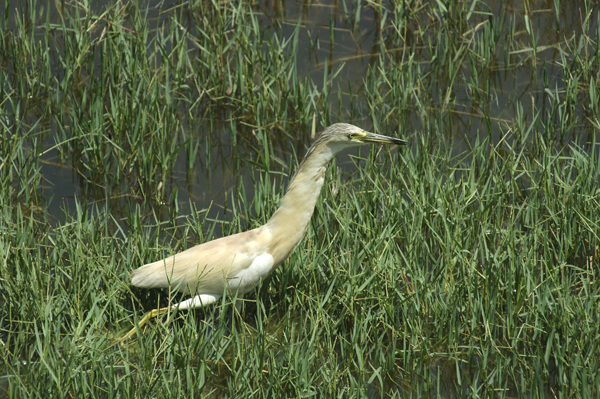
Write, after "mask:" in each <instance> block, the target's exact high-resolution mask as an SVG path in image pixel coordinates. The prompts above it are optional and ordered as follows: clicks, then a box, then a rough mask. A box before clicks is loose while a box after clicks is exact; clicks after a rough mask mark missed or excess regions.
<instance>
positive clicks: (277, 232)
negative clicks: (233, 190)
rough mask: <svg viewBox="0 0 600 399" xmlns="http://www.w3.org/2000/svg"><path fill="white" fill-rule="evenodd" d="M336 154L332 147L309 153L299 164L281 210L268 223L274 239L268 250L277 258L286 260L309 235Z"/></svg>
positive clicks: (282, 202) (282, 201) (283, 199)
mask: <svg viewBox="0 0 600 399" xmlns="http://www.w3.org/2000/svg"><path fill="white" fill-rule="evenodd" d="M334 155H335V154H334V152H333V151H332V150H331V149H329V148H327V149H320V151H318V152H317V151H314V152H313V153H312V154H311V153H309V154H307V155H306V158H305V159H304V161H303V162H302V164H301V165H300V168H299V169H298V172H297V173H296V176H295V177H294V179H293V180H292V182H291V183H290V187H289V188H288V191H287V193H286V194H285V196H284V197H283V198H282V200H281V204H280V206H279V209H277V211H276V212H275V213H274V214H273V216H271V219H269V221H268V222H267V224H266V226H267V227H268V228H269V230H270V231H271V234H272V235H273V237H274V238H275V240H274V245H273V248H271V250H270V251H269V252H270V253H271V254H272V255H273V256H274V257H282V258H283V259H285V258H287V257H288V255H289V254H290V253H291V252H292V251H293V250H294V248H295V247H296V245H297V244H298V243H299V242H300V240H302V238H303V237H304V234H306V230H307V228H308V224H309V222H310V218H311V217H312V214H313V211H314V209H315V204H316V203H317V199H318V198H319V194H320V193H321V187H323V182H324V180H325V171H326V170H327V164H328V163H329V161H330V160H331V158H332V157H333V156H334Z"/></svg>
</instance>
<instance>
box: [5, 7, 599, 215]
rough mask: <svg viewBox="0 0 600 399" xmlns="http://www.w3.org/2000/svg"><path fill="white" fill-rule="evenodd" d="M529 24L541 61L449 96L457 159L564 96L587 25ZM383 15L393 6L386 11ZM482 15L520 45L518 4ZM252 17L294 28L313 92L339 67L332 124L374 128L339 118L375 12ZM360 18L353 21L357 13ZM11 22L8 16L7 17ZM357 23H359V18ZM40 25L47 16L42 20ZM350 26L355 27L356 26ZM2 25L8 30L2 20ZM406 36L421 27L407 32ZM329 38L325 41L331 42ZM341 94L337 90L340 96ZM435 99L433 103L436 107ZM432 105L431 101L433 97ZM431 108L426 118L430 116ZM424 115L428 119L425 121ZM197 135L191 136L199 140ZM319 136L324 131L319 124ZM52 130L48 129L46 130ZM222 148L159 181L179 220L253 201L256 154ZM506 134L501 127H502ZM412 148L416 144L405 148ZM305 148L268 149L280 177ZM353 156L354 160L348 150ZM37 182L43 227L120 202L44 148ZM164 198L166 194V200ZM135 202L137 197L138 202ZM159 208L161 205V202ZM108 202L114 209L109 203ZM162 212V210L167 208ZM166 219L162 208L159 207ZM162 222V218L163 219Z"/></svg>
mask: <svg viewBox="0 0 600 399" xmlns="http://www.w3.org/2000/svg"><path fill="white" fill-rule="evenodd" d="M106 4H107V2H102V1H96V2H93V4H92V10H94V12H96V13H98V14H100V13H102V10H104V9H105V7H106ZM177 4H179V3H178V2H156V1H155V2H149V3H148V5H147V7H148V8H147V9H148V20H149V24H150V26H151V27H152V29H158V27H159V26H160V24H161V22H162V21H164V20H165V18H168V17H169V15H170V12H169V11H168V10H170V9H171V8H172V7H173V6H174V5H177ZM528 4H529V5H528V7H529V10H530V13H529V15H530V16H531V17H530V19H529V21H530V26H532V27H533V28H534V31H535V32H536V35H537V36H538V50H537V59H538V60H540V62H536V63H532V62H529V61H528V55H529V54H530V53H531V51H530V50H527V47H528V46H527V45H525V44H524V45H523V46H521V48H520V49H519V48H516V49H514V50H512V52H511V57H510V58H509V59H508V64H503V61H502V59H501V57H499V58H498V59H499V61H498V62H497V65H494V66H493V67H492V68H490V72H489V75H488V76H485V77H482V78H485V79H488V82H489V85H490V90H489V91H490V92H491V93H493V95H492V96H490V98H489V99H488V100H485V101H481V100H474V96H473V95H472V94H471V93H470V92H469V90H470V89H469V87H467V85H465V84H464V83H459V84H458V85H457V86H456V88H455V89H454V92H453V95H454V97H453V101H452V103H453V104H454V108H453V109H452V111H451V115H450V117H451V118H452V119H453V123H452V126H453V129H454V131H453V132H448V133H449V134H452V135H454V136H455V137H457V138H458V139H456V140H455V141H454V144H453V145H454V146H455V152H456V153H460V152H463V151H465V149H466V148H467V145H466V144H467V143H468V142H472V141H474V140H475V139H477V137H478V136H480V135H482V134H483V135H485V134H487V133H486V132H487V130H488V128H489V127H488V126H487V125H486V118H485V117H486V116H487V117H488V119H487V121H488V123H489V122H491V129H492V132H493V136H494V139H495V140H496V141H497V140H499V139H500V136H501V134H502V133H501V131H500V130H499V128H498V125H500V126H504V127H506V126H507V125H508V124H509V123H512V121H514V119H515V117H516V114H517V108H519V107H520V108H521V109H522V112H523V113H525V114H526V115H529V119H531V115H532V113H533V111H532V110H533V109H536V110H542V111H543V110H544V109H545V107H547V106H548V104H549V101H550V100H551V99H550V96H551V94H550V93H548V91H545V90H544V87H545V84H544V80H545V81H547V82H548V83H547V85H548V86H547V87H551V88H554V89H556V91H557V92H559V93H560V92H562V91H563V90H564V87H562V86H561V85H563V76H561V74H562V68H560V67H559V65H558V64H559V63H560V56H561V52H562V53H563V55H564V56H565V57H566V59H567V60H569V57H570V56H569V54H570V53H571V49H570V48H569V46H573V47H574V46H577V45H578V43H576V41H575V39H574V37H576V36H575V35H576V34H577V35H578V34H579V33H580V32H579V30H580V28H581V24H582V19H583V18H586V15H585V10H583V9H582V8H581V4H580V2H560V7H562V8H561V10H560V19H561V26H562V27H563V28H562V30H561V31H559V30H557V29H556V26H557V18H556V12H555V9H554V7H555V4H554V2H553V1H545V2H543V1H539V2H535V4H530V3H528ZM388 6H390V7H391V5H388ZM488 7H489V15H480V16H477V18H478V20H480V21H481V24H485V23H486V20H487V19H488V18H489V16H494V17H499V16H501V15H505V18H506V21H507V22H506V23H505V24H506V27H505V28H504V30H505V31H506V32H508V31H509V30H510V29H511V25H510V24H511V22H509V21H513V22H512V23H514V32H515V33H514V36H515V41H516V42H519V41H520V42H523V43H528V42H529V39H528V37H527V30H528V26H527V24H526V22H527V21H526V19H525V18H524V15H525V9H526V7H525V3H523V2H518V1H512V2H500V1H494V2H489V3H488ZM25 8H26V5H24V2H22V1H11V2H10V3H9V10H21V11H22V12H23V10H24V9H25ZM255 10H256V12H257V13H258V15H259V19H260V25H261V27H262V28H263V29H266V30H271V31H273V32H279V33H277V34H279V35H281V36H282V38H288V37H290V36H291V35H292V34H293V32H294V30H295V29H296V26H297V25H300V26H301V27H302V28H301V30H300V37H299V48H298V53H299V54H298V55H299V56H298V59H299V60H301V62H300V64H299V70H300V72H301V73H302V74H305V75H307V76H310V78H311V79H312V80H313V82H315V84H316V85H317V86H318V87H319V88H322V87H323V75H324V73H325V70H327V71H328V72H329V74H331V73H332V71H336V70H338V69H339V68H340V67H342V69H341V71H340V73H339V74H338V75H337V77H336V78H335V79H334V80H333V82H332V85H331V90H332V94H331V96H330V98H331V101H332V109H333V110H337V109H341V110H343V111H342V114H341V115H340V114H338V113H337V112H336V111H333V112H332V114H333V115H334V120H332V122H342V121H343V122H353V123H355V124H357V125H361V126H363V127H365V128H367V129H369V128H372V123H370V122H369V120H368V119H366V117H365V116H364V114H361V113H360V112H359V111H357V112H350V111H344V110H347V109H348V108H349V107H350V106H353V107H357V108H358V109H359V110H360V109H361V107H364V105H365V97H364V87H363V86H364V76H365V74H366V72H367V70H368V68H369V66H372V65H375V64H376V60H377V59H378V57H380V55H381V51H382V47H381V46H380V43H378V37H379V35H378V32H379V30H380V29H381V26H382V24H384V23H385V21H382V20H381V17H380V15H379V14H378V13H376V12H374V11H373V8H372V7H367V6H364V5H363V6H362V7H360V9H357V5H356V4H355V3H354V2H344V1H341V2H339V1H334V2H322V3H321V2H315V3H312V2H306V3H305V2H297V1H284V2H279V1H261V2H259V3H257V5H256V6H255ZM358 10H359V11H360V14H357V11H358ZM12 15H16V14H15V13H13V14H12ZM357 16H358V17H357ZM44 18H45V17H44ZM59 18H60V16H59V13H58V12H56V11H53V9H52V7H50V20H51V21H55V22H57V23H58V22H59V21H60V19H59ZM357 18H358V22H356V20H357ZM331 21H333V22H334V26H335V27H334V29H333V30H332V29H331V26H330V25H331ZM591 21H592V25H593V26H596V25H594V24H595V23H596V21H597V15H596V14H595V13H594V14H593V15H592V16H591ZM8 26H9V27H11V26H14V21H12V22H11V17H10V16H9V24H8ZM410 28H411V29H417V28H423V27H416V26H411V27H410ZM331 37H333V38H334V41H333V42H332V41H331V40H330V38H331ZM407 42H408V43H407V44H408V45H410V44H411V43H410V37H407ZM502 43H503V40H502V39H501V40H500V44H499V46H502ZM385 51H386V52H388V53H387V54H386V56H398V54H399V52H401V51H402V49H394V48H389V47H386V50H385ZM416 53H417V54H418V55H419V56H421V57H422V59H421V60H418V62H421V63H423V65H424V66H425V65H426V64H427V63H428V61H429V57H430V56H431V55H430V54H427V53H426V51H425V50H421V51H419V50H417V52H416ZM462 73H464V74H467V76H465V79H464V80H463V81H462V82H468V81H469V79H470V78H471V77H470V76H468V73H469V70H468V68H464V71H462ZM338 82H341V83H342V85H341V86H342V87H344V88H347V89H348V91H351V92H352V93H353V95H354V100H352V101H350V100H349V98H348V96H344V95H342V96H341V97H340V98H341V101H342V104H338V95H337V90H338V89H337V88H338ZM437 85H438V86H439V92H440V93H443V90H444V87H445V86H447V85H448V82H444V81H440V82H437ZM344 90H345V89H344ZM441 100H442V99H441V98H440V99H439V102H440V103H441ZM434 103H435V99H434ZM434 111H435V110H432V112H434ZM423 117H424V116H423V115H417V114H416V113H415V115H413V116H411V127H412V130H411V131H405V132H394V131H391V132H380V133H383V134H388V135H393V136H399V137H404V138H413V139H414V138H415V137H418V136H419V135H427V134H429V133H428V132H427V131H425V130H423V127H424V123H423ZM425 117H427V116H425ZM581 117H582V118H584V116H583V115H582V116H581ZM203 128H204V129H206V128H208V127H201V128H200V129H198V134H202V133H201V130H202V129H203ZM317 128H318V129H320V128H322V126H317ZM49 129H50V130H51V129H52V126H50V127H49ZM219 129H220V132H219V136H220V138H221V139H220V140H218V142H215V143H213V147H212V148H211V149H210V152H211V159H210V160H209V161H207V160H206V159H205V155H204V154H205V152H206V151H205V150H206V149H205V148H201V149H200V151H199V157H200V159H198V161H197V162H196V165H197V168H196V171H195V172H194V173H193V174H192V175H190V173H189V172H188V171H187V169H186V167H185V157H184V156H183V155H181V156H180V157H179V159H178V161H177V164H176V169H175V171H174V173H173V175H172V176H170V177H169V179H167V180H166V181H165V182H163V183H164V185H165V188H166V191H168V192H172V191H173V189H174V188H177V189H178V203H179V210H178V212H179V213H180V214H187V213H189V212H190V207H189V203H190V202H193V203H195V204H196V207H197V209H203V208H206V207H208V206H209V205H211V204H213V206H212V208H211V212H210V215H211V216H212V217H217V218H225V219H227V216H224V213H225V212H226V211H225V210H224V208H223V204H224V203H225V202H226V200H225V198H226V197H228V198H231V196H232V195H235V192H236V190H237V186H238V183H239V182H240V181H241V182H242V184H244V187H245V188H246V192H247V193H248V196H249V197H250V198H251V197H252V194H251V193H252V192H253V181H252V176H254V177H256V170H255V168H253V167H252V164H251V163H250V162H246V161H244V160H243V159H244V158H252V157H253V156H254V155H255V154H254V153H253V152H252V151H251V150H250V151H248V152H247V153H245V154H244V153H242V156H241V159H242V161H241V163H240V162H239V161H237V162H236V161H234V160H233V159H232V158H233V157H232V152H233V151H239V150H240V149H238V148H235V149H234V145H233V143H232V142H231V136H232V135H231V134H230V132H229V130H228V128H227V126H226V125H225V124H224V125H223V126H221V127H219ZM504 130H506V128H505V129H504ZM589 135H598V132H597V131H593V130H592V131H590V130H587V131H586V130H580V131H579V132H578V136H577V137H574V138H567V140H570V139H573V140H576V141H581V142H586V141H591V139H590V138H589ZM46 137H47V140H46V142H45V147H46V148H47V149H49V148H51V147H52V146H54V145H55V141H54V138H53V137H52V135H51V134H50V135H47V136H46ZM413 141H414V142H416V141H417V140H413ZM308 145H310V138H309V137H307V136H306V137H303V139H302V140H299V142H298V143H295V145H294V144H285V140H283V144H282V145H281V146H279V147H277V148H275V153H276V155H277V156H278V157H279V158H280V159H281V161H282V162H281V164H280V166H281V169H280V170H281V172H282V173H284V174H289V173H292V172H293V167H294V163H293V162H292V159H291V158H292V154H293V152H294V151H296V152H297V153H298V156H301V155H302V154H303V153H304V151H305V149H306V148H307V147H308ZM352 153H353V154H355V152H352ZM42 162H43V166H42V175H43V179H44V183H43V185H44V190H43V196H44V199H45V202H46V203H49V204H50V206H49V211H50V213H51V219H52V220H55V221H57V222H59V221H60V220H64V213H63V212H64V211H65V210H66V211H67V212H72V210H73V209H74V208H75V205H74V204H75V202H76V201H81V202H83V203H84V204H86V205H91V204H98V205H99V207H100V209H105V208H103V207H104V205H103V203H104V202H105V199H106V198H108V197H114V196H119V194H118V193H109V192H102V190H95V191H94V190H91V189H89V187H88V186H89V184H87V183H86V181H85V179H82V178H81V176H80V174H79V173H78V172H77V170H75V168H73V167H72V165H70V164H69V163H65V162H58V161H57V151H56V150H49V151H48V152H47V153H45V154H44V156H43V157H42ZM337 165H338V166H339V167H341V169H342V170H343V171H346V172H348V171H350V170H352V169H353V168H354V164H353V162H352V160H351V159H350V158H349V156H348V154H345V155H342V156H340V157H339V158H338V161H337ZM165 198H167V199H168V198H169V195H168V194H167V195H165ZM132 200H133V201H135V200H136V199H135V198H131V197H127V196H124V197H123V198H122V199H121V200H120V201H117V202H114V201H113V202H112V203H111V209H110V211H111V212H115V214H117V215H119V213H121V212H120V210H119V209H115V208H119V207H121V206H126V204H128V203H131V201H132ZM138 200H139V199H138ZM165 202H168V201H167V200H165ZM115 204H116V205H115ZM165 207H168V204H165ZM163 211H164V212H165V213H167V210H166V208H165V209H163ZM159 212H160V210H159ZM163 216H164V217H166V215H163Z"/></svg>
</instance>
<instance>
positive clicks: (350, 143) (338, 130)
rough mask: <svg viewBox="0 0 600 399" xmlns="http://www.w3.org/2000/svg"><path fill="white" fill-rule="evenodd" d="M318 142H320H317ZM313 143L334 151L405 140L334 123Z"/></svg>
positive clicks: (400, 143) (399, 143) (397, 142)
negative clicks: (324, 145) (326, 146)
mask: <svg viewBox="0 0 600 399" xmlns="http://www.w3.org/2000/svg"><path fill="white" fill-rule="evenodd" d="M317 142H320V143H317ZM317 142H315V144H326V145H328V146H329V147H331V148H332V149H334V152H338V151H340V150H343V149H344V148H348V147H354V146H357V145H361V144H370V143H380V144H396V145H406V144H408V142H407V141H405V140H401V139H397V138H395V137H388V136H383V135H381V134H376V133H371V132H367V131H365V130H363V129H361V128H359V127H357V126H354V125H350V124H348V123H336V124H334V125H331V126H329V127H328V128H327V129H325V131H324V132H323V133H321V135H320V136H319V138H318V139H317Z"/></svg>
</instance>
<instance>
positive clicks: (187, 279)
mask: <svg viewBox="0 0 600 399" xmlns="http://www.w3.org/2000/svg"><path fill="white" fill-rule="evenodd" d="M368 143H380V144H396V145H404V144H407V142H406V141H404V140H400V139H397V138H393V137H387V136H382V135H379V134H375V133H369V132H366V131H364V130H363V129H361V128H358V127H356V126H353V125H349V124H346V123H336V124H334V125H331V126H329V127H328V128H327V129H325V131H324V132H323V133H321V135H319V137H318V138H317V139H316V140H315V142H314V143H313V145H312V146H311V147H310V149H309V150H308V152H307V153H306V156H305V157H304V160H303V161H302V163H301V164H300V167H299V169H298V171H297V172H296V175H295V176H294V177H293V178H292V182H291V183H290V186H289V188H288V190H287V193H286V194H285V196H284V197H283V199H282V200H281V205H280V206H279V209H277V211H275V213H274V214H273V216H271V219H269V221H268V222H267V224H265V225H264V226H261V227H258V228H256V229H253V230H249V231H245V232H243V233H238V234H234V235H230V236H227V237H223V238H219V239H216V240H213V241H209V242H206V243H204V244H200V245H197V246H195V247H192V248H189V249H187V250H185V251H183V252H180V253H178V254H175V255H173V256H170V257H168V258H165V259H162V260H159V261H157V262H153V263H149V264H147V265H144V266H142V267H140V268H139V269H137V270H134V271H133V273H132V276H131V283H132V284H133V285H135V286H136V287H143V288H169V289H171V290H173V291H180V292H183V293H185V294H191V295H193V297H192V298H190V299H188V300H185V301H183V302H179V303H177V304H174V305H172V306H169V307H165V308H161V309H155V310H153V311H152V312H150V313H148V314H147V315H146V316H145V317H144V318H143V319H142V320H140V322H139V324H138V326H139V327H141V326H142V325H143V324H144V323H145V322H146V321H147V320H148V319H149V318H151V317H154V316H157V315H159V314H162V313H164V312H166V311H168V310H175V309H179V310H182V309H193V308H199V307H203V306H206V305H210V304H212V303H215V302H216V301H218V300H219V299H220V298H221V297H222V296H223V295H237V296H236V307H238V310H239V305H241V302H239V300H240V299H242V298H243V296H244V294H246V293H248V292H249V291H251V290H252V289H253V288H254V287H255V286H256V285H257V284H258V283H259V282H260V281H261V280H264V279H265V278H266V277H267V276H268V275H269V274H270V273H271V272H273V270H275V268H276V267H277V266H279V265H280V264H281V263H282V262H283V261H284V260H285V259H286V258H287V257H288V256H289V255H290V254H291V253H292V251H294V249H295V248H296V246H298V244H299V243H300V241H301V240H302V238H303V237H304V234H305V233H306V229H307V228H308V223H309V222H310V218H311V216H312V214H313V210H314V208H315V204H316V202H317V199H318V197H319V194H320V192H321V187H322V186H323V182H324V180H325V170H326V168H327V164H328V163H329V161H330V160H331V158H333V157H334V156H335V154H336V153H338V152H339V151H341V150H343V149H345V148H349V147H355V146H358V145H361V144H368ZM135 331H136V329H135V327H134V328H133V329H132V330H131V331H130V332H129V333H128V334H126V335H125V336H124V337H123V338H122V340H124V339H126V338H129V337H131V336H132V335H133V334H135Z"/></svg>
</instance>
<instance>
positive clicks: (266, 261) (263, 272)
mask: <svg viewBox="0 0 600 399" xmlns="http://www.w3.org/2000/svg"><path fill="white" fill-rule="evenodd" d="M273 263H274V260H273V256H271V255H270V254H268V253H267V254H264V255H259V256H257V257H256V258H254V260H253V261H252V263H251V264H250V266H248V267H247V268H246V269H244V270H242V271H240V272H239V273H237V274H236V275H235V276H233V277H231V278H229V280H228V281H227V286H228V288H229V290H230V291H234V292H235V291H237V292H239V293H240V294H244V293H246V292H249V291H251V290H252V288H254V286H256V285H257V284H258V283H259V282H260V281H261V280H263V279H265V278H266V277H267V276H268V275H269V273H270V272H271V270H272V268H273Z"/></svg>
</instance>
